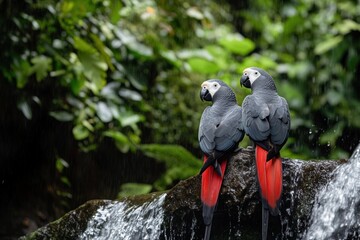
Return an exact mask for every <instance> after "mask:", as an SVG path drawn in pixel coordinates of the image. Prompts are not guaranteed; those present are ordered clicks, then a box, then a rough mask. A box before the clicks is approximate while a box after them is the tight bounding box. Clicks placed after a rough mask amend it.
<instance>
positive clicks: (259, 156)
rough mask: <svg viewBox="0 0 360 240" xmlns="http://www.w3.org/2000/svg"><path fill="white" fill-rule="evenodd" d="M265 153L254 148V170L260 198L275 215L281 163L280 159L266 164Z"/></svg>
mask: <svg viewBox="0 0 360 240" xmlns="http://www.w3.org/2000/svg"><path fill="white" fill-rule="evenodd" d="M267 153H268V152H267V151H266V150H265V149H263V148H261V147H260V146H256V168H257V174H258V180H259V184H260V192H261V197H262V198H263V199H264V200H265V201H266V203H267V204H268V205H269V207H270V211H271V212H272V213H273V214H277V212H278V203H279V200H280V197H281V192H282V162H281V158H280V157H278V158H273V159H271V160H270V161H268V162H266V157H267Z"/></svg>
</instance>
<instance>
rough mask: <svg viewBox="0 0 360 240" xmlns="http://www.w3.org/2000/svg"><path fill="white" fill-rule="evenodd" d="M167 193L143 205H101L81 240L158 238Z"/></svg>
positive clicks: (126, 203)
mask: <svg viewBox="0 0 360 240" xmlns="http://www.w3.org/2000/svg"><path fill="white" fill-rule="evenodd" d="M165 196H166V194H162V195H160V196H158V197H157V198H156V199H154V200H153V201H150V202H146V203H144V204H142V205H134V204H133V203H129V202H126V201H125V202H114V203H111V204H108V205H106V206H103V207H100V208H99V209H98V210H97V212H96V213H95V214H94V216H93V217H92V218H91V219H90V221H89V222H88V224H87V228H86V230H85V231H84V232H83V233H82V234H81V236H80V237H79V239H82V240H89V239H97V240H107V239H119V240H120V239H121V240H137V239H143V240H152V239H159V236H160V234H161V226H162V222H163V218H164V214H163V213H164V211H163V208H162V204H163V202H164V199H165Z"/></svg>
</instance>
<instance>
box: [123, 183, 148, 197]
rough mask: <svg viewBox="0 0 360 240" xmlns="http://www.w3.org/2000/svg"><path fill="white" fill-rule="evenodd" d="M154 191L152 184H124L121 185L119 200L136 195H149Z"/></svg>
mask: <svg viewBox="0 0 360 240" xmlns="http://www.w3.org/2000/svg"><path fill="white" fill-rule="evenodd" d="M151 189H152V186H151V185H150V184H145V183H124V184H122V185H121V190H120V192H119V193H118V196H117V197H118V198H124V197H129V196H134V195H142V194H146V193H149V192H150V191H151Z"/></svg>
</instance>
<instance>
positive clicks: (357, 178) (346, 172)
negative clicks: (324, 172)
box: [303, 145, 360, 240]
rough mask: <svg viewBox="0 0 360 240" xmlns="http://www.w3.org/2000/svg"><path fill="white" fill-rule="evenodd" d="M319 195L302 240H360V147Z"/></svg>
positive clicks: (335, 172)
mask: <svg viewBox="0 0 360 240" xmlns="http://www.w3.org/2000/svg"><path fill="white" fill-rule="evenodd" d="M331 177H332V179H331V180H330V182H329V183H328V184H327V185H326V186H325V187H324V188H323V189H321V190H320V191H319V192H318V193H317V195H316V200H315V204H314V207H313V210H312V214H311V219H310V226H309V228H308V230H307V231H306V234H305V235H304V237H303V240H323V239H324V240H325V239H336V240H340V239H359V238H360V236H359V233H360V145H359V146H358V147H357V149H356V150H355V152H354V153H353V155H352V156H351V158H350V159H349V161H348V162H347V163H346V164H343V165H340V166H339V167H338V168H337V169H335V171H334V172H333V174H332V176H331Z"/></svg>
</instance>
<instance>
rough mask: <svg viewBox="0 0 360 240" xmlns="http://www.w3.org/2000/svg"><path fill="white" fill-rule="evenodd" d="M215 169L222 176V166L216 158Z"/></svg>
mask: <svg viewBox="0 0 360 240" xmlns="http://www.w3.org/2000/svg"><path fill="white" fill-rule="evenodd" d="M214 169H215V171H216V173H217V174H218V175H219V176H220V177H222V172H221V168H220V164H219V163H218V162H217V161H216V160H215V163H214Z"/></svg>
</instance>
